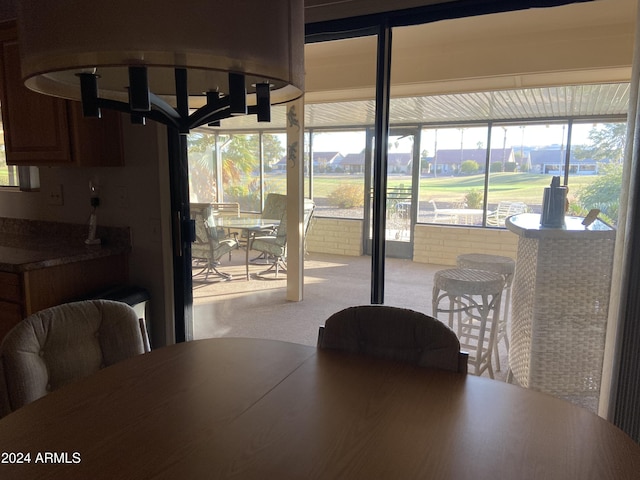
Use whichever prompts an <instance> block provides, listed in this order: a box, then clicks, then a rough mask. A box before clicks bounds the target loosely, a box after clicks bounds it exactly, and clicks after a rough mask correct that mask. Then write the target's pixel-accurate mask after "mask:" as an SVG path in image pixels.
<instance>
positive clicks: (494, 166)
mask: <svg viewBox="0 0 640 480" xmlns="http://www.w3.org/2000/svg"><path fill="white" fill-rule="evenodd" d="M489 171H490V172H491V173H498V172H501V171H502V162H492V163H491V165H489Z"/></svg>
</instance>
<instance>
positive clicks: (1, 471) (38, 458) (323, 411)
mask: <svg viewBox="0 0 640 480" xmlns="http://www.w3.org/2000/svg"><path fill="white" fill-rule="evenodd" d="M0 452H2V459H1V460H2V462H1V463H0V478H3V479H12V480H13V479H29V480H35V479H41V478H47V479H65V480H66V479H75V478H80V479H89V478H90V479H92V480H95V479H129V478H131V479H139V480H142V479H151V478H153V479H165V478H166V479H172V480H173V479H176V478H179V479H198V480H200V479H228V478H238V479H261V480H263V479H272V478H273V479H276V478H277V479H279V480H282V479H284V480H286V479H314V478H322V479H336V478H348V479H394V480H397V479H413V478H425V479H455V480H465V479H473V480H478V479H517V480H525V479H544V480H551V479H562V480H567V479H580V480H584V479H598V480H606V479H615V480H623V479H637V478H638V472H640V446H638V445H637V444H636V443H634V442H633V441H632V440H631V438H629V437H628V436H627V435H626V434H624V433H623V432H622V431H621V430H619V429H618V428H617V427H615V426H613V425H612V424H610V423H609V422H607V421H605V420H604V419H602V418H600V417H598V416H596V415H594V414H593V413H591V412H588V411H586V410H584V409H581V408H579V407H576V406H574V405H572V404H569V403H567V402H564V401H562V400H559V399H556V398H553V397H551V396H548V395H545V394H542V393H538V392H534V391H531V390H527V389H522V388H520V387H517V386H514V385H509V384H506V383H502V382H498V381H493V380H489V379H485V378H479V377H475V376H467V375H461V374H458V373H453V372H446V371H440V370H432V369H427V368H420V367H415V366H411V365H408V364H403V363H397V362H392V361H386V360H380V359H374V358H370V357H365V356H357V355H349V354H344V353H341V352H336V351H328V350H318V349H316V348H315V347H310V346H305V345H299V344H294V343H287V342H281V341H275V340H262V339H246V338H243V339H240V338H216V339H208V340H198V341H193V342H187V343H181V344H177V345H174V346H169V347H164V348H159V349H157V350H154V351H152V352H151V353H148V354H144V355H139V356H137V357H134V358H132V359H129V360H126V361H123V362H121V363H118V364H116V365H113V366H110V367H108V368H105V369H103V370H100V371H99V372H98V373H96V374H95V375H92V376H90V377H87V378H85V379H83V380H80V381H77V382H75V383H73V384H69V385H67V386H65V387H62V388H60V389H58V390H56V391H54V392H52V393H50V394H49V395H47V396H45V397H43V398H41V399H39V400H36V401H35V402H33V403H31V404H29V405H27V406H25V407H23V408H21V409H19V410H17V411H15V412H13V413H11V414H10V415H8V416H6V417H5V418H3V419H2V420H0ZM26 455H29V463H25V458H26V457H25V456H26Z"/></svg>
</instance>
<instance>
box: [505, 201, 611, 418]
mask: <svg viewBox="0 0 640 480" xmlns="http://www.w3.org/2000/svg"><path fill="white" fill-rule="evenodd" d="M581 221H582V219H581V218H577V217H567V218H566V227H565V228H541V227H540V225H539V224H540V221H539V215H536V214H522V215H516V216H513V217H511V218H510V219H509V220H508V221H507V228H508V229H509V230H510V231H512V232H514V233H515V234H517V235H518V236H519V237H520V238H519V241H518V258H517V264H516V274H515V278H514V283H513V293H512V295H513V296H512V299H513V304H512V326H511V348H510V350H509V366H510V368H511V371H512V373H513V376H514V378H515V379H516V380H517V382H518V383H519V384H520V385H521V386H523V387H528V388H532V389H534V390H539V391H542V392H546V393H549V394H552V395H555V396H557V397H561V398H564V399H566V400H569V401H571V402H573V403H576V404H579V405H581V406H584V407H586V408H589V409H590V410H592V411H597V407H598V398H599V395H600V380H601V377H602V361H603V356H604V343H605V333H606V326H607V311H608V308H609V293H610V289H611V270H612V265H613V250H614V242H615V230H613V229H612V228H611V227H609V226H608V225H606V224H605V223H603V222H601V221H599V220H598V221H596V222H595V223H594V224H592V225H591V226H590V227H589V228H585V227H584V226H583V225H582V224H581Z"/></svg>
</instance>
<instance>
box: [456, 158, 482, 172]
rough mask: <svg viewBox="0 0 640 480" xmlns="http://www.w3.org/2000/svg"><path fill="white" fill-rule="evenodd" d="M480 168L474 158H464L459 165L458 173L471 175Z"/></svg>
mask: <svg viewBox="0 0 640 480" xmlns="http://www.w3.org/2000/svg"><path fill="white" fill-rule="evenodd" d="M478 170H480V165H478V162H476V161H475V160H465V161H464V162H462V164H461V165H460V173H462V174H463V175H471V174H474V173H476V172H477V171H478Z"/></svg>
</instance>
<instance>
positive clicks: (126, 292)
mask: <svg viewBox="0 0 640 480" xmlns="http://www.w3.org/2000/svg"><path fill="white" fill-rule="evenodd" d="M150 298H151V295H149V292H148V291H147V290H146V289H144V288H142V287H138V286H135V285H131V286H125V285H118V286H116V287H112V288H109V289H107V290H102V291H100V292H97V293H95V294H93V295H91V296H89V297H86V298H85V300H115V301H117V302H123V303H126V304H127V305H129V306H130V307H132V308H133V309H134V310H135V312H136V314H137V315H138V318H142V319H144V321H145V325H146V326H147V334H148V335H149V334H150V333H151V332H149V322H148V321H147V308H148V302H149V299H150Z"/></svg>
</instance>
